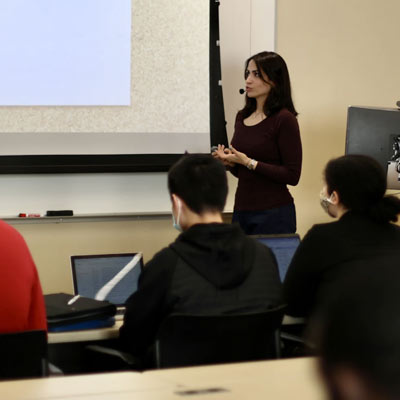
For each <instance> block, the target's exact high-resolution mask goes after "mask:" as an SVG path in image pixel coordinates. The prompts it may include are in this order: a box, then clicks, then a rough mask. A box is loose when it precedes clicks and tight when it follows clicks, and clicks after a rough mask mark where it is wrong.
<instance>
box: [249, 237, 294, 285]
mask: <svg viewBox="0 0 400 400" xmlns="http://www.w3.org/2000/svg"><path fill="white" fill-rule="evenodd" d="M251 237H253V238H254V239H256V240H257V241H259V242H260V243H262V244H264V245H265V246H267V247H269V248H270V249H271V251H272V252H273V253H274V255H275V258H276V261H277V263H278V269H279V277H280V278H281V282H283V280H284V279H285V276H286V272H287V270H288V268H289V265H290V262H291V261H292V258H293V255H294V253H295V252H296V250H297V247H298V246H299V244H300V237H299V235H297V234H287V235H286V234H282V235H252V236H251Z"/></svg>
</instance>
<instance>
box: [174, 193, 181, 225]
mask: <svg viewBox="0 0 400 400" xmlns="http://www.w3.org/2000/svg"><path fill="white" fill-rule="evenodd" d="M176 201H177V203H178V216H177V217H176V220H175V215H174V211H172V226H173V227H174V228H175V229H176V230H177V231H179V232H182V227H181V226H180V224H179V219H180V217H181V201H180V200H179V199H178V198H176Z"/></svg>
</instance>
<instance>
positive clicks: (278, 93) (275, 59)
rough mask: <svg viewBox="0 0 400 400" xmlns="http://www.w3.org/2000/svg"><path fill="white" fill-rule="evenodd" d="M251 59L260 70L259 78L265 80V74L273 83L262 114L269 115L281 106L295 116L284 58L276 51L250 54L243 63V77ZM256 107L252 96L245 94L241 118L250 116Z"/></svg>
mask: <svg viewBox="0 0 400 400" xmlns="http://www.w3.org/2000/svg"><path fill="white" fill-rule="evenodd" d="M251 60H253V61H254V62H255V64H256V66H257V69H258V71H259V72H260V78H261V79H262V80H263V81H264V82H266V83H269V82H267V81H266V80H265V79H264V77H263V75H262V72H264V74H266V75H267V76H268V79H269V80H270V81H271V82H273V83H274V85H273V86H271V91H270V92H269V94H268V97H267V99H266V101H265V103H264V114H265V115H267V116H271V115H273V114H275V113H277V112H278V111H280V110H281V109H282V108H287V109H288V110H289V111H290V112H291V113H292V114H294V115H295V116H297V111H296V109H295V108H294V105H293V101H292V92H291V88H290V78H289V71H288V69H287V66H286V63H285V60H284V59H283V58H282V57H281V56H280V55H279V54H277V53H274V52H273V51H263V52H261V53H258V54H255V55H254V56H251V57H250V58H249V59H248V60H246V63H245V78H246V71H247V68H248V66H249V62H250V61H251ZM256 107H257V101H256V99H254V98H251V97H248V96H247V95H246V104H245V106H244V108H243V109H242V110H241V111H240V113H241V114H242V116H243V118H247V117H248V116H250V115H251V114H252V113H253V112H254V111H255V110H256Z"/></svg>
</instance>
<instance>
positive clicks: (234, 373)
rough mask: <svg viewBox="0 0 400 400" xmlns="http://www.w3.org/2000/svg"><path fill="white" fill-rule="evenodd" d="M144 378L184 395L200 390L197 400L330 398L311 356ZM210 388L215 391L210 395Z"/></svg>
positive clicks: (174, 371)
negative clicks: (172, 386)
mask: <svg viewBox="0 0 400 400" xmlns="http://www.w3.org/2000/svg"><path fill="white" fill-rule="evenodd" d="M143 375H144V376H150V377H152V378H157V379H160V380H162V381H164V382H169V383H175V384H177V385H180V386H181V388H182V389H180V390H179V391H180V392H182V394H185V392H187V391H188V390H189V391H195V390H199V391H200V394H199V395H198V396H197V395H196V399H199V400H200V399H202V398H203V395H201V393H202V391H204V398H205V399H207V398H209V399H210V400H211V399H221V400H222V399H225V398H227V399H228V398H229V399H237V400H239V399H240V400H244V399H252V400H258V399H260V400H261V399H263V400H265V399H290V400H293V399H296V400H298V399H299V400H302V399H305V400H314V399H315V400H317V399H318V400H323V399H325V398H327V396H326V393H325V390H324V387H323V385H322V382H321V381H320V379H319V376H318V373H317V368H316V359H315V358H311V357H303V358H292V359H284V360H274V361H259V362H248V363H238V364H223V365H213V366H205V367H189V368H175V369H164V370H152V371H147V372H144V373H143ZM207 389H212V390H215V391H214V392H213V393H212V392H211V393H208V397H207V393H206V390H207Z"/></svg>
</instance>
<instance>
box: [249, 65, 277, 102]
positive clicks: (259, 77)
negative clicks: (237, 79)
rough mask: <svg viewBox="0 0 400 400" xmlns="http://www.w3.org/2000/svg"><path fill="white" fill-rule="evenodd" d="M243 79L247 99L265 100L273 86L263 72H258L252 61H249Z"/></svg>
mask: <svg viewBox="0 0 400 400" xmlns="http://www.w3.org/2000/svg"><path fill="white" fill-rule="evenodd" d="M245 78H246V93H247V96H248V97H251V98H255V99H257V98H260V99H262V98H265V99H266V98H267V97H268V94H269V92H270V91H271V87H272V86H273V82H271V81H270V80H269V78H268V76H267V75H266V74H265V73H264V72H263V71H259V70H258V68H257V65H256V63H255V62H254V60H250V62H249V65H248V66H247V69H246V72H245ZM265 81H266V82H265ZM267 82H269V83H267Z"/></svg>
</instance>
